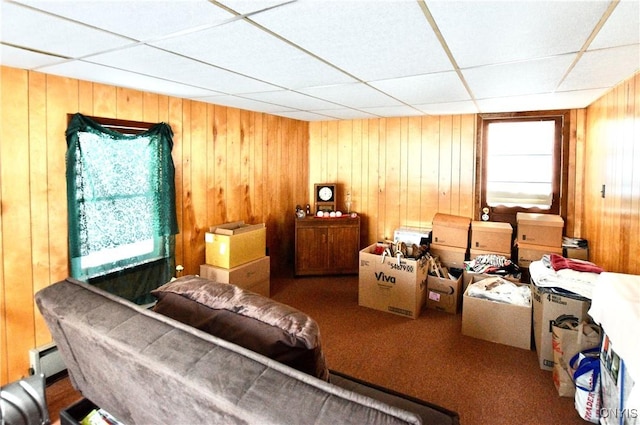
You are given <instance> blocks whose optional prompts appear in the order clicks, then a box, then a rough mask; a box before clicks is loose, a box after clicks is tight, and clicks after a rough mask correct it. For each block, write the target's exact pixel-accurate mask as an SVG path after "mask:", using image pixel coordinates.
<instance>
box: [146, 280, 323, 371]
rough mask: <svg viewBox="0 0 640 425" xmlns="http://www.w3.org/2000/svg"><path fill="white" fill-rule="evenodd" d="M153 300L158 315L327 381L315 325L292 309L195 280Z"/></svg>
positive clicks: (171, 286) (170, 286)
mask: <svg viewBox="0 0 640 425" xmlns="http://www.w3.org/2000/svg"><path fill="white" fill-rule="evenodd" d="M152 294H153V295H154V296H155V297H156V298H157V299H158V302H157V303H156V305H155V306H154V308H153V309H154V311H156V312H157V313H160V314H163V315H165V316H168V317H171V318H173V319H175V320H178V321H180V322H182V323H185V324H187V325H190V326H193V327H195V328H197V329H200V330H202V331H205V332H207V333H209V334H211V335H215V336H217V337H219V338H223V339H225V340H227V341H230V342H233V343H234V344H238V345H240V346H242V347H244V348H247V349H249V350H252V351H255V352H257V353H260V354H262V355H264V356H267V357H269V358H271V359H273V360H276V361H278V362H280V363H283V364H286V365H288V366H290V367H293V368H295V369H297V370H300V371H302V372H305V373H308V374H310V375H313V376H315V377H317V378H320V379H323V380H325V381H326V380H328V377H329V372H328V369H327V366H326V362H325V358H324V354H323V352H322V347H321V343H320V330H319V328H318V325H317V323H316V322H315V321H314V320H313V319H312V318H310V317H309V316H308V315H306V314H304V313H303V312H301V311H299V310H296V309H294V308H293V307H290V306H288V305H286V304H282V303H279V302H277V301H274V300H272V299H270V298H267V297H263V296H261V295H259V294H256V293H254V292H251V291H247V290H244V289H242V288H239V287H237V286H235V285H231V284H227V283H218V282H215V281H213V280H210V279H205V278H202V277H199V276H184V277H181V278H178V279H175V280H173V281H171V282H169V283H167V284H165V285H163V286H161V287H160V288H158V289H156V290H154V291H152Z"/></svg>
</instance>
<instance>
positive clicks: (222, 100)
mask: <svg viewBox="0 0 640 425" xmlns="http://www.w3.org/2000/svg"><path fill="white" fill-rule="evenodd" d="M198 100H200V101H202V102H207V103H213V104H216V105H222V106H231V107H233V108H240V109H246V110H249V111H256V112H267V113H276V112H289V111H295V109H293V108H289V107H287V106H282V105H274V104H272V103H266V102H260V101H258V100H253V99H245V98H243V97H238V96H233V95H221V96H205V97H201V98H199V99H198Z"/></svg>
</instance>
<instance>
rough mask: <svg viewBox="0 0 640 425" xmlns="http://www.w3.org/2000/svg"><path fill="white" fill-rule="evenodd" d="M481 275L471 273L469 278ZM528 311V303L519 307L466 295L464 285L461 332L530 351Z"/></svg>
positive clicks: (529, 309) (467, 292)
mask: <svg viewBox="0 0 640 425" xmlns="http://www.w3.org/2000/svg"><path fill="white" fill-rule="evenodd" d="M485 278H486V277H484V276H473V279H472V281H473V282H477V281H480V280H482V279H485ZM513 283H514V284H516V285H518V286H523V284H518V283H515V282H513ZM524 286H528V285H524ZM531 310H532V308H531V303H529V305H528V306H522V305H515V304H507V303H502V302H497V301H492V300H488V299H484V298H478V297H472V296H469V287H467V289H466V290H465V292H464V295H463V297H462V334H463V335H467V336H471V337H474V338H479V339H484V340H486V341H491V342H496V343H499V344H505V345H511V346H513V347H518V348H523V349H525V350H530V349H531Z"/></svg>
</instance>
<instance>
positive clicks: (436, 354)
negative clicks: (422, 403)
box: [47, 276, 587, 425]
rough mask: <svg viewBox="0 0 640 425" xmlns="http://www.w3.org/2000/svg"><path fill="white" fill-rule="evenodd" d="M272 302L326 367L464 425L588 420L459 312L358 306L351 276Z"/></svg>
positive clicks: (53, 400)
mask: <svg viewBox="0 0 640 425" xmlns="http://www.w3.org/2000/svg"><path fill="white" fill-rule="evenodd" d="M271 297H272V298H273V299H275V300H277V301H280V302H283V303H286V304H289V305H291V306H293V307H295V308H298V309H299V310H301V311H303V312H305V313H307V314H309V315H310V316H311V317H313V318H314V319H315V320H316V321H317V322H318V324H319V326H320V330H321V337H322V344H323V348H324V351H325V356H326V359H327V363H328V365H329V367H330V368H331V369H333V370H336V371H340V372H343V373H346V374H349V375H352V376H354V377H357V378H360V379H363V380H366V381H369V382H372V383H375V384H378V385H382V386H384V387H387V388H390V389H393V390H395V391H399V392H402V393H404V394H408V395H411V396H413V397H418V398H420V399H423V400H426V401H429V402H431V403H435V404H438V405H441V406H443V407H446V408H448V409H451V410H454V411H456V412H458V413H459V414H460V421H461V424H463V425H515V424H518V425H528V424H529V425H543V424H544V425H574V424H575V425H583V424H586V423H587V422H585V421H583V420H582V419H581V418H580V417H579V416H578V414H577V412H576V411H575V408H574V406H573V399H572V398H567V397H559V396H558V393H557V392H556V389H555V387H554V385H553V382H552V380H551V372H548V371H544V370H541V369H540V368H539V366H538V360H537V356H536V353H535V351H529V350H523V349H519V348H515V347H510V346H506V345H501V344H494V343H491V342H487V341H483V340H479V339H475V338H471V337H467V336H463V335H462V334H461V331H460V330H461V326H462V325H461V324H462V315H461V313H458V314H455V315H453V314H447V313H442V312H438V311H434V310H424V311H423V312H422V314H421V315H420V317H418V318H417V319H415V320H413V319H408V318H405V317H401V316H397V315H394V314H390V313H385V312H381V311H377V310H373V309H370V308H366V307H360V306H358V276H341V277H333V276H332V277H305V278H297V279H294V278H290V277H284V278H282V277H273V276H272V278H271ZM79 396H80V395H79V394H78V393H77V392H76V391H75V390H74V389H73V388H72V387H71V386H70V385H69V381H68V379H66V380H62V381H59V382H57V383H54V384H53V385H51V386H49V387H48V388H47V401H48V404H49V412H50V415H51V416H52V420H53V421H55V420H57V419H58V412H59V411H60V409H63V408H65V407H67V406H69V405H70V404H71V403H73V402H74V401H76V400H77V399H78V397H79ZM336 425H339V424H336Z"/></svg>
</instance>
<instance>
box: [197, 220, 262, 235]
mask: <svg viewBox="0 0 640 425" xmlns="http://www.w3.org/2000/svg"><path fill="white" fill-rule="evenodd" d="M263 227H265V225H264V223H259V224H244V221H233V222H230V223H225V224H219V225H217V226H212V227H211V228H210V229H209V232H210V233H215V234H216V235H227V236H231V235H238V234H240V233H246V232H253V231H254V230H258V229H262V228H263Z"/></svg>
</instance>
